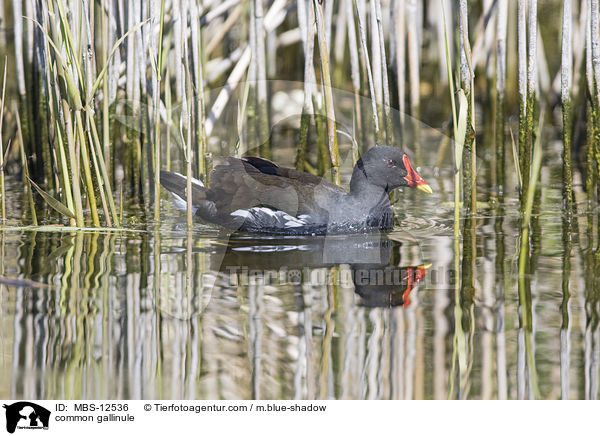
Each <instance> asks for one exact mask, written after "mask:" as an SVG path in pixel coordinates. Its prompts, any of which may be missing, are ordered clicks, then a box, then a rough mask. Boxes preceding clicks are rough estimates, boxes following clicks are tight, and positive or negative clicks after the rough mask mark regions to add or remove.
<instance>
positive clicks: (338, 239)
mask: <svg viewBox="0 0 600 436" xmlns="http://www.w3.org/2000/svg"><path fill="white" fill-rule="evenodd" d="M401 247H402V243H401V242H398V241H395V240H392V239H389V238H388V237H387V236H386V235H384V234H379V233H372V234H365V235H352V236H348V235H345V236H326V237H311V238H304V237H297V238H272V239H271V238H260V239H257V238H252V237H232V238H230V240H229V242H228V244H227V245H226V249H225V252H224V255H223V256H212V257H211V259H212V264H211V269H213V270H216V271H221V272H224V273H227V274H240V275H245V276H246V278H247V277H248V276H250V277H257V276H261V277H262V278H263V279H264V278H265V277H266V279H269V278H273V277H277V278H279V279H280V280H284V281H285V280H287V281H288V282H291V283H292V284H295V285H304V284H314V280H317V278H316V276H315V275H314V274H311V272H314V271H315V270H316V269H319V268H326V269H329V268H332V267H336V266H340V265H348V266H349V269H348V270H345V271H343V272H345V273H346V274H339V277H341V282H342V284H343V285H344V287H345V285H347V284H349V285H350V286H352V287H354V291H355V293H356V294H357V295H358V296H359V297H360V300H359V303H358V304H359V305H361V306H364V307H398V306H400V307H407V306H409V305H410V303H411V298H410V294H411V293H412V292H415V290H416V289H417V287H418V285H419V283H420V282H422V281H423V279H424V278H425V276H426V274H427V268H428V267H429V265H418V266H399V265H401V254H400V252H401ZM339 277H338V278H339ZM348 279H349V280H348ZM321 280H322V279H321ZM348 282H350V283H348ZM321 284H322V283H321Z"/></svg>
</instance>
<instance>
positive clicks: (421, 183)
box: [402, 154, 433, 194]
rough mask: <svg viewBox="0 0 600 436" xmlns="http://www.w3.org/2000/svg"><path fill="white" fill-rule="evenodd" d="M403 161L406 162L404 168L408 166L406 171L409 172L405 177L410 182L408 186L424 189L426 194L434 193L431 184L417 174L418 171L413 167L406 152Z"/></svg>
mask: <svg viewBox="0 0 600 436" xmlns="http://www.w3.org/2000/svg"><path fill="white" fill-rule="evenodd" d="M402 161H403V162H404V168H406V171H407V172H408V174H407V175H406V177H404V179H405V180H406V181H407V182H408V186H410V187H411V188H417V189H418V190H419V191H423V192H425V193H426V194H432V193H433V190H432V189H431V186H429V185H428V184H427V182H426V181H425V180H423V177H421V176H420V175H419V174H417V172H416V171H415V170H414V169H413V167H412V165H411V164H410V160H409V159H408V156H407V155H406V154H405V155H404V157H403V158H402Z"/></svg>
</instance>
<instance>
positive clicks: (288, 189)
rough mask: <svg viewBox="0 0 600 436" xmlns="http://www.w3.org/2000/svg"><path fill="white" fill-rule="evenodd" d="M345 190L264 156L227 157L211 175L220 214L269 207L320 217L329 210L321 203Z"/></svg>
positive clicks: (293, 213) (295, 214) (212, 191)
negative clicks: (280, 165)
mask: <svg viewBox="0 0 600 436" xmlns="http://www.w3.org/2000/svg"><path fill="white" fill-rule="evenodd" d="M344 193H345V191H344V190H343V189H342V188H340V187H339V186H337V185H335V184H333V183H331V182H329V181H327V180H325V179H323V178H321V177H317V176H314V175H311V174H307V173H304V172H302V171H297V170H294V169H290V168H281V167H279V166H278V165H276V164H274V163H273V162H271V161H268V160H266V159H262V158H247V160H242V159H236V158H226V159H225V160H224V162H223V164H221V165H218V166H216V167H215V168H214V170H213V171H212V172H211V175H210V193H209V195H210V200H212V201H214V202H215V204H216V206H217V210H218V213H219V214H230V213H231V212H233V211H235V210H238V209H249V208H252V207H255V206H266V207H271V208H273V209H277V210H282V211H284V212H286V213H288V214H290V215H292V216H298V215H302V214H309V215H313V216H320V215H322V214H324V213H326V212H325V211H324V210H323V209H322V208H321V207H319V204H324V203H323V201H324V200H325V201H327V200H328V199H329V198H330V199H331V200H332V201H335V198H336V197H338V196H339V195H340V194H344ZM317 199H318V200H319V201H317Z"/></svg>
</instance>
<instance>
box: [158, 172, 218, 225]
mask: <svg viewBox="0 0 600 436" xmlns="http://www.w3.org/2000/svg"><path fill="white" fill-rule="evenodd" d="M160 184H161V185H162V186H163V187H164V188H165V189H166V190H167V191H169V192H170V193H171V194H172V195H173V197H174V202H173V203H174V204H175V207H177V209H180V210H182V211H187V177H186V176H184V175H183V174H179V173H174V172H171V171H161V172H160ZM207 193H208V189H206V187H205V186H204V183H202V182H201V181H200V180H198V179H194V178H193V177H192V208H193V209H192V213H193V214H196V213H198V215H201V216H202V215H207V214H208V215H211V214H212V213H213V212H214V203H213V202H212V201H209V200H208V199H207ZM207 218H208V217H207Z"/></svg>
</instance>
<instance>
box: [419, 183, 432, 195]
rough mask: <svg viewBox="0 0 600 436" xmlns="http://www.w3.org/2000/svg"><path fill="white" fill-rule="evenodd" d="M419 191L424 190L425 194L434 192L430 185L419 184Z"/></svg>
mask: <svg viewBox="0 0 600 436" xmlns="http://www.w3.org/2000/svg"><path fill="white" fill-rule="evenodd" d="M417 189H418V190H419V191H423V192H424V193H425V194H433V189H431V186H429V185H417Z"/></svg>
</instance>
